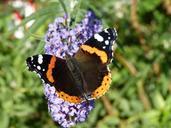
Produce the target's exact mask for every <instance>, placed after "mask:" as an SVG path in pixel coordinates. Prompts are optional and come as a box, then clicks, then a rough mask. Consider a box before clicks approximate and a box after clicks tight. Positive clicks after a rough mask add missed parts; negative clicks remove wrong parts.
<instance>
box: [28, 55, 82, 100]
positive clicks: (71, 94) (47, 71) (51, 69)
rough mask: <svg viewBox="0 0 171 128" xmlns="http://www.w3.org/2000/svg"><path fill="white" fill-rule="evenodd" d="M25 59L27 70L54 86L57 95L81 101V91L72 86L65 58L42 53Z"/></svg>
mask: <svg viewBox="0 0 171 128" xmlns="http://www.w3.org/2000/svg"><path fill="white" fill-rule="evenodd" d="M26 61H27V66H28V67H29V70H31V71H35V72H36V73H37V74H38V75H39V76H40V77H41V79H42V81H44V82H45V83H48V84H50V85H52V86H54V87H55V88H56V90H57V93H58V95H59V97H61V98H62V99H64V100H66V101H69V102H73V103H77V102H81V99H80V96H81V93H80V92H79V90H78V89H77V88H76V86H74V81H73V79H72V78H71V75H70V72H69V70H68V67H67V65H66V60H64V59H61V58H58V57H56V56H53V55H46V54H43V55H35V56H32V57H29V58H27V60H26ZM75 92H77V93H75Z"/></svg>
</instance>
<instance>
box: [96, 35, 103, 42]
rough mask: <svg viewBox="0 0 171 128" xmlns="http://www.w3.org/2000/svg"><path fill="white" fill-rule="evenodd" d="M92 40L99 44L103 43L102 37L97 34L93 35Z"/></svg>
mask: <svg viewBox="0 0 171 128" xmlns="http://www.w3.org/2000/svg"><path fill="white" fill-rule="evenodd" d="M94 38H95V39H96V40H97V41H99V42H102V41H103V37H102V36H101V35H99V34H95V35H94Z"/></svg>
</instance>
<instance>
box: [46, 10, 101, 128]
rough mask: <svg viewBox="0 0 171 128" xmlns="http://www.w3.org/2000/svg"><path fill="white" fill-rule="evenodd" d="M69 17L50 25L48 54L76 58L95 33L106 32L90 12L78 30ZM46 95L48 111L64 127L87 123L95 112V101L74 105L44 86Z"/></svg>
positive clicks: (47, 86) (47, 36)
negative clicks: (70, 25)
mask: <svg viewBox="0 0 171 128" xmlns="http://www.w3.org/2000/svg"><path fill="white" fill-rule="evenodd" d="M66 22H68V19H67V17H66V16H65V17H60V18H57V19H55V22H54V23H52V24H50V25H49V29H48V32H47V33H46V36H45V42H46V44H45V53H46V54H51V55H55V56H57V57H60V58H64V56H65V54H66V53H67V54H70V55H73V54H74V53H75V52H77V50H78V49H79V46H80V45H81V44H83V43H84V42H85V41H86V40H88V39H89V38H90V37H91V36H93V35H94V34H95V33H97V32H100V31H101V30H102V25H101V22H100V21H99V20H98V19H97V18H96V17H95V15H94V13H93V12H91V11H88V12H87V14H86V15H85V18H84V19H83V20H82V21H81V22H80V23H79V24H77V25H76V26H75V28H72V29H71V28H69V27H68V26H67V24H69V23H66ZM44 93H45V96H46V98H47V100H48V110H49V112H50V114H51V116H52V118H53V120H54V121H55V122H57V123H58V124H59V125H60V126H62V127H66V128H68V127H71V126H73V125H75V124H76V123H79V122H83V121H85V120H86V118H87V116H88V114H89V112H90V111H91V110H92V109H93V108H94V100H91V101H90V103H89V104H88V103H87V102H83V103H80V104H73V103H69V102H67V101H64V100H63V99H61V98H59V97H58V94H57V92H56V90H55V88H54V87H52V86H50V85H48V84H44Z"/></svg>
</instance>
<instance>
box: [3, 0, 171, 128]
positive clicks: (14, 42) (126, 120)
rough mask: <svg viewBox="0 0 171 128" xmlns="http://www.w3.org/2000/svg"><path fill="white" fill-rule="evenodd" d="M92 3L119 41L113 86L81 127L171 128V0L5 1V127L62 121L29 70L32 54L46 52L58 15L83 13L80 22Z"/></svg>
mask: <svg viewBox="0 0 171 128" xmlns="http://www.w3.org/2000/svg"><path fill="white" fill-rule="evenodd" d="M17 1H19V2H17ZM21 3H24V4H21ZM28 6H29V7H28ZM89 8H91V9H92V10H94V12H95V13H96V15H97V16H98V17H99V18H100V19H101V20H102V22H103V25H104V27H115V28H116V29H117V31H118V40H117V43H118V44H119V45H118V48H117V49H116V51H115V59H114V63H113V64H111V70H112V85H111V88H110V90H109V91H108V93H107V94H106V95H105V96H103V97H102V98H101V99H99V100H97V101H96V105H95V109H94V110H93V111H92V112H91V114H90V115H89V118H88V119H87V121H86V122H85V123H82V124H78V125H77V126H76V128H170V127H171V95H170V94H171V70H170V67H171V1H170V0H108V1H107V0H78V1H77V0H49V1H45V0H34V1H33V0H28V1H24V0H23V1H22V0H11V1H10V0H4V1H1V2H0V128H30V127H31V128H37V127H40V128H47V127H48V128H55V127H56V126H55V124H54V123H53V121H52V119H51V117H50V116H49V114H48V110H47V103H46V100H45V97H44V95H43V86H42V84H41V81H40V79H39V78H38V77H37V76H36V75H35V74H34V73H31V72H29V71H27V69H26V65H25V59H26V58H27V57H28V56H31V55H34V54H38V53H43V46H44V35H45V33H46V31H47V29H48V24H49V23H52V22H53V21H54V19H55V17H59V16H62V15H63V14H64V11H66V10H67V12H68V13H69V14H71V16H75V14H76V13H77V17H76V18H77V21H80V19H81V18H82V17H84V14H85V12H86V10H87V9H89ZM28 13H29V14H28ZM33 20H34V23H32V21H33Z"/></svg>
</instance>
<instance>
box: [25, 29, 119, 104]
mask: <svg viewBox="0 0 171 128" xmlns="http://www.w3.org/2000/svg"><path fill="white" fill-rule="evenodd" d="M116 38H117V32H116V30H115V29H113V28H108V29H104V30H103V31H101V32H99V33H96V34H94V35H93V36H92V37H91V38H90V39H88V40H87V41H86V42H85V43H84V44H82V45H81V46H80V47H79V50H78V51H77V52H76V53H75V54H74V55H73V56H70V55H69V54H66V56H65V58H64V59H61V58H59V57H56V56H54V55H48V54H39V55H34V56H31V57H28V58H27V59H26V63H27V66H28V68H29V70H30V71H34V72H36V73H37V74H38V75H39V76H40V78H41V79H42V81H43V82H44V83H46V84H49V85H51V86H54V87H55V89H56V93H57V94H58V96H59V97H60V98H62V99H63V100H65V101H68V102H70V103H75V104H76V103H81V102H83V101H85V100H89V99H96V98H99V97H101V96H102V95H104V94H105V93H106V92H107V90H108V89H109V87H110V83H111V73H110V70H109V68H108V64H110V62H111V60H112V58H113V46H114V42H115V40H116Z"/></svg>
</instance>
